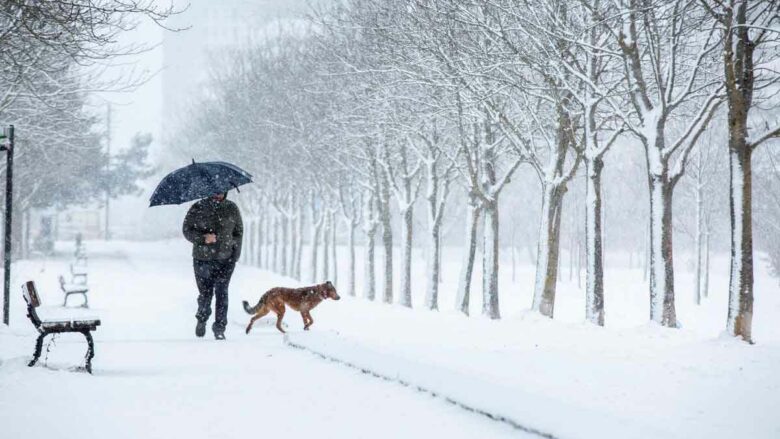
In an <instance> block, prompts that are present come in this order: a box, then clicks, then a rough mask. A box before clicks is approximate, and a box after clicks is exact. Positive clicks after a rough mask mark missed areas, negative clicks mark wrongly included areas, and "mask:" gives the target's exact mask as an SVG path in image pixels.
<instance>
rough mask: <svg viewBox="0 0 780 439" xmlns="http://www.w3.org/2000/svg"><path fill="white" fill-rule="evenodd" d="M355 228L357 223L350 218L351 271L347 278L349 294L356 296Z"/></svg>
mask: <svg viewBox="0 0 780 439" xmlns="http://www.w3.org/2000/svg"><path fill="white" fill-rule="evenodd" d="M355 228H357V222H355V220H353V219H352V218H349V242H348V246H349V271H348V276H347V294H349V295H350V296H353V297H354V296H355Z"/></svg>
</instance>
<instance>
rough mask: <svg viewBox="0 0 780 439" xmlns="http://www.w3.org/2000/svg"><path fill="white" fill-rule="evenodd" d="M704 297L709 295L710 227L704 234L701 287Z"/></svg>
mask: <svg viewBox="0 0 780 439" xmlns="http://www.w3.org/2000/svg"><path fill="white" fill-rule="evenodd" d="M702 290H703V291H702V292H703V294H704V297H705V298H706V297H709V295H710V228H709V226H707V231H706V233H705V234H704V286H703V287H702Z"/></svg>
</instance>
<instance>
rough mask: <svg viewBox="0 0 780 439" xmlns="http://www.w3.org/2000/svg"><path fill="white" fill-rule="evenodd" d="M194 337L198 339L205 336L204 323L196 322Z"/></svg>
mask: <svg viewBox="0 0 780 439" xmlns="http://www.w3.org/2000/svg"><path fill="white" fill-rule="evenodd" d="M195 335H196V336H198V337H203V336H204V335H206V322H204V321H202V320H198V324H197V325H195Z"/></svg>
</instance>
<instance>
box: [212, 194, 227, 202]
mask: <svg viewBox="0 0 780 439" xmlns="http://www.w3.org/2000/svg"><path fill="white" fill-rule="evenodd" d="M225 198H227V194H216V195H212V196H211V199H212V200H214V201H217V202H220V201H225Z"/></svg>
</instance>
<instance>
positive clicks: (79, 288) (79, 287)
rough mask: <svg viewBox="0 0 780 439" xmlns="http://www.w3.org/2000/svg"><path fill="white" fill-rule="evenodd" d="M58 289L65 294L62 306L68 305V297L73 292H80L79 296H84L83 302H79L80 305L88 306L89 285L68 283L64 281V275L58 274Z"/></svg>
mask: <svg viewBox="0 0 780 439" xmlns="http://www.w3.org/2000/svg"><path fill="white" fill-rule="evenodd" d="M60 289H61V290H62V292H63V294H65V300H64V301H63V302H62V306H68V297H70V296H72V295H73V294H81V296H82V297H83V298H84V303H82V304H81V307H82V308H89V298H88V297H87V293H88V292H89V287H88V286H86V285H85V284H69V283H67V282H65V277H64V276H60Z"/></svg>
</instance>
